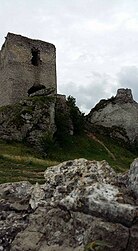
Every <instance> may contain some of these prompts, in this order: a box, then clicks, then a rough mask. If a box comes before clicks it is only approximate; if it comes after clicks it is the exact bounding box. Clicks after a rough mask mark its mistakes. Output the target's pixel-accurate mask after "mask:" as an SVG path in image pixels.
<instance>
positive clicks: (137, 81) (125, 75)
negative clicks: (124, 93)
mask: <svg viewBox="0 0 138 251" xmlns="http://www.w3.org/2000/svg"><path fill="white" fill-rule="evenodd" d="M118 81H119V85H120V87H124V88H126V87H127V88H131V89H132V91H133V96H134V98H135V100H136V101H138V67H136V66H126V67H123V68H122V69H121V71H120V72H119V73H118Z"/></svg>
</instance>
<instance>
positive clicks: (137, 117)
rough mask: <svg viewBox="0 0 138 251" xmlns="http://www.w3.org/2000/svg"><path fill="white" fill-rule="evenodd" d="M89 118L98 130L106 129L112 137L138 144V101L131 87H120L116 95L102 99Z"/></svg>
mask: <svg viewBox="0 0 138 251" xmlns="http://www.w3.org/2000/svg"><path fill="white" fill-rule="evenodd" d="M87 120H88V121H89V122H90V123H91V124H92V126H94V127H97V130H98V128H99V131H100V130H101V131H102V129H103V130H104V129H105V131H107V133H108V135H110V136H111V137H113V138H117V139H121V140H123V141H124V142H126V143H130V144H131V145H134V146H138V103H137V102H136V101H134V100H133V96H132V92H131V90H130V89H119V90H118V91H117V95H116V96H115V97H112V98H110V99H108V100H101V101H100V102H99V103H98V104H97V105H96V106H95V107H94V108H93V109H92V110H91V111H90V113H89V114H88V116H87Z"/></svg>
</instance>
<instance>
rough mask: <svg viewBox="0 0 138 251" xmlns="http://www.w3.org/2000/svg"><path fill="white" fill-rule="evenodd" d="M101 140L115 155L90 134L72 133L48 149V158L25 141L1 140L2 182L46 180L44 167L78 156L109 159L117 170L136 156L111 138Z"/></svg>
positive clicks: (125, 167)
mask: <svg viewBox="0 0 138 251" xmlns="http://www.w3.org/2000/svg"><path fill="white" fill-rule="evenodd" d="M102 142H104V144H105V145H106V147H107V148H108V149H109V150H110V152H111V153H112V154H113V155H114V157H115V159H113V158H112V156H111V155H110V154H109V153H108V151H107V150H106V149H105V148H104V147H103V146H102V145H101V144H100V143H98V142H97V141H95V140H94V139H92V138H90V137H88V136H86V135H85V136H84V135H83V136H78V137H77V136H75V137H74V136H72V137H71V140H70V141H69V142H68V143H67V144H66V146H64V147H63V148H62V147H58V146H57V145H55V146H53V147H51V148H50V149H49V155H48V159H42V157H41V156H40V155H39V154H38V153H36V152H35V151H34V150H33V149H32V148H29V147H27V146H25V145H23V144H19V143H18V144H17V143H12V144H9V143H6V142H4V141H0V183H3V182H11V181H20V180H29V181H30V182H31V183H35V182H40V183H42V182H44V178H43V171H44V170H45V169H46V168H47V167H48V166H51V165H56V164H57V163H59V162H61V161H64V160H68V159H75V158H86V159H90V160H93V159H95V160H103V159H105V160H107V161H108V162H109V164H110V165H111V166H112V167H113V168H114V169H115V170H116V171H125V170H127V169H128V168H129V165H130V163H131V162H132V161H133V159H134V158H135V157H136V156H135V155H134V154H132V153H130V152H129V151H128V150H126V149H124V148H122V147H120V146H119V145H117V143H115V142H114V141H112V140H111V139H107V138H102Z"/></svg>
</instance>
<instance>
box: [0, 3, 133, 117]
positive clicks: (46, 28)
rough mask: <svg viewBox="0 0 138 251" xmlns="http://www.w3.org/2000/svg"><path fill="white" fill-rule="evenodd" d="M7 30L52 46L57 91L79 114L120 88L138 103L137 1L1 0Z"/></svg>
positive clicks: (1, 31) (1, 29)
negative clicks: (72, 101)
mask: <svg viewBox="0 0 138 251" xmlns="http://www.w3.org/2000/svg"><path fill="white" fill-rule="evenodd" d="M8 32H13V33H17V34H21V35H24V36H28V37H30V38H35V39H41V40H44V41H47V42H51V43H53V44H55V46H56V48H57V84H58V92H59V93H63V94H66V95H72V96H74V97H75V98H76V100H77V104H78V105H79V107H80V109H81V110H82V111H83V112H88V111H89V110H90V109H91V108H92V107H93V106H94V105H95V104H96V103H97V102H98V101H99V100H100V99H102V98H110V97H111V96H113V95H116V91H117V89H118V88H122V87H124V88H131V89H132V91H133V96H134V98H135V100H136V101H138V87H137V86H138V0H0V45H2V44H3V42H4V37H5V36H6V34H7V33H8Z"/></svg>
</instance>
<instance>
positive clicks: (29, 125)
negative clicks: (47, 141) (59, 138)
mask: <svg viewBox="0 0 138 251" xmlns="http://www.w3.org/2000/svg"><path fill="white" fill-rule="evenodd" d="M54 132H55V98H54V97H48V96H40V97H37V96H36V97H31V98H29V99H26V100H24V101H22V102H20V103H18V104H16V105H13V106H6V107H2V108H0V138H1V139H6V140H16V141H22V140H26V141H27V142H29V143H31V144H33V145H36V146H39V145H41V139H42V137H43V136H44V135H46V134H50V135H53V133H54Z"/></svg>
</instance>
